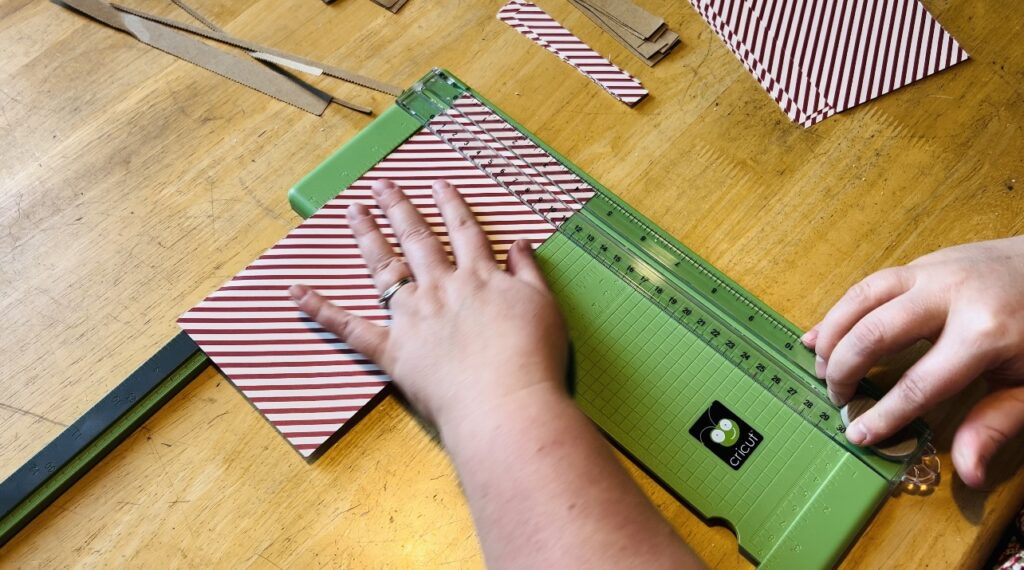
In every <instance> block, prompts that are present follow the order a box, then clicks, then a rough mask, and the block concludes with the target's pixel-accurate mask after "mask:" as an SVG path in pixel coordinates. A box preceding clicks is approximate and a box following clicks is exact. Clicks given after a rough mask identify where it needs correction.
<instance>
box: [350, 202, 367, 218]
mask: <svg viewBox="0 0 1024 570" xmlns="http://www.w3.org/2000/svg"><path fill="white" fill-rule="evenodd" d="M346 213H347V214H348V218H349V219H350V220H358V219H359V218H362V217H363V216H365V215H366V206H365V205H363V204H360V203H359V202H353V203H352V204H351V205H349V207H348V210H346Z"/></svg>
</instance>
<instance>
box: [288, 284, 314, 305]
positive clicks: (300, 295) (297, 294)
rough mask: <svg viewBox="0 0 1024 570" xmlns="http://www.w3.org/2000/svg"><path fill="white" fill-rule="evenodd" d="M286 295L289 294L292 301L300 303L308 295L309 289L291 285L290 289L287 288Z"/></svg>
mask: <svg viewBox="0 0 1024 570" xmlns="http://www.w3.org/2000/svg"><path fill="white" fill-rule="evenodd" d="M288 293H290V294H291V296H292V299H294V300H296V301H301V300H302V299H304V298H305V297H306V295H308V294H309V287H306V286H305V285H300V284H298V283H296V284H295V285H292V286H291V287H289V288H288Z"/></svg>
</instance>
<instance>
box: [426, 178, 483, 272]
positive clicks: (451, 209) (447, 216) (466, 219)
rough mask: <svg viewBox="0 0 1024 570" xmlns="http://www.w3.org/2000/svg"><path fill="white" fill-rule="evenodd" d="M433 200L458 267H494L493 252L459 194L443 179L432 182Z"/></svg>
mask: <svg viewBox="0 0 1024 570" xmlns="http://www.w3.org/2000/svg"><path fill="white" fill-rule="evenodd" d="M433 188H434V200H435V201H436V202H437V207H438V209H440V210H441V217H442V218H444V224H445V226H447V227H448V237H449V239H450V240H451V244H452V253H454V254H455V264H456V265H458V266H459V267H486V266H491V267H495V266H496V264H495V262H494V252H493V251H492V250H491V242H490V240H488V239H487V235H486V234H485V233H484V231H483V229H482V228H481V227H480V224H478V223H477V221H476V218H475V217H474V216H473V212H472V211H471V210H470V209H469V206H468V205H467V204H466V201H465V200H463V199H462V195H461V194H459V192H458V191H457V190H456V189H455V188H452V185H451V184H449V183H448V182H447V181H445V180H438V181H437V182H434V186H433Z"/></svg>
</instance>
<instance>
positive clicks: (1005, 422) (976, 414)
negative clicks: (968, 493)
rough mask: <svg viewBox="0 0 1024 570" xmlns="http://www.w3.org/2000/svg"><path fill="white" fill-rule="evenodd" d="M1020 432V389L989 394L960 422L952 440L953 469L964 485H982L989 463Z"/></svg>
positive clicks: (1023, 421)
mask: <svg viewBox="0 0 1024 570" xmlns="http://www.w3.org/2000/svg"><path fill="white" fill-rule="evenodd" d="M1021 431H1024V386H1015V387H1013V388H1006V389H1003V390H997V391H995V392H992V393H991V394H989V395H988V396H985V397H984V398H982V399H981V401H980V402H978V403H977V405H975V406H974V408H972V409H971V411H970V413H968V414H967V417H966V418H964V421H963V423H962V424H960V427H959V428H958V429H957V430H956V435H955V436H953V465H955V466H956V472H957V473H959V474H960V478H961V479H963V481H964V483H967V484H968V485H969V486H971V487H980V486H982V485H984V484H985V475H986V471H987V467H988V463H989V461H990V460H991V459H992V456H993V455H995V453H996V451H998V450H999V448H1000V447H1002V446H1003V445H1005V444H1006V443H1007V442H1008V441H1010V440H1011V439H1013V438H1014V437H1016V436H1017V434H1019V433H1021Z"/></svg>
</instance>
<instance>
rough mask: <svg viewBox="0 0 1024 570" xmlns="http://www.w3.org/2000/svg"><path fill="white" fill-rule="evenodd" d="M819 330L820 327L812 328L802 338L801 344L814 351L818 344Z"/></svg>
mask: <svg viewBox="0 0 1024 570" xmlns="http://www.w3.org/2000/svg"><path fill="white" fill-rule="evenodd" d="M818 330H819V329H818V325H814V326H813V327H811V330H809V331H807V332H805V333H804V336H802V337H800V342H801V343H803V345H804V346H806V347H807V348H809V349H811V350H814V345H815V343H817V342H818Z"/></svg>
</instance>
